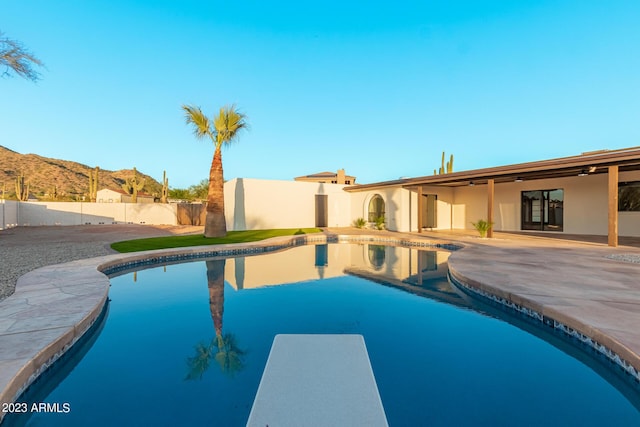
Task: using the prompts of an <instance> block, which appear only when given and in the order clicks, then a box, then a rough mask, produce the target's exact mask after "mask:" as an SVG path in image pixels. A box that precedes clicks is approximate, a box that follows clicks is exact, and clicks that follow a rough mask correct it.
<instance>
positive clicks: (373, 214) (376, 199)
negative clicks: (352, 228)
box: [368, 194, 384, 222]
mask: <svg viewBox="0 0 640 427" xmlns="http://www.w3.org/2000/svg"><path fill="white" fill-rule="evenodd" d="M368 213H369V215H368V217H369V222H376V219H378V218H380V217H384V200H382V197H380V195H378V194H376V195H375V196H373V197H372V198H371V200H370V201H369V212H368Z"/></svg>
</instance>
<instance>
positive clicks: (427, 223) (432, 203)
mask: <svg viewBox="0 0 640 427" xmlns="http://www.w3.org/2000/svg"><path fill="white" fill-rule="evenodd" d="M422 197H424V201H423V203H422V206H423V209H424V210H423V212H422V215H423V218H424V225H423V227H425V228H437V227H438V209H437V205H438V203H437V202H438V196H437V195H436V194H423V195H422Z"/></svg>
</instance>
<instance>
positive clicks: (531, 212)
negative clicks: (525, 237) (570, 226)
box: [522, 189, 564, 231]
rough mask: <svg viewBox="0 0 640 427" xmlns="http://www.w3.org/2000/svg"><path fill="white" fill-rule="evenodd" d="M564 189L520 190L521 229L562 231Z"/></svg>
mask: <svg viewBox="0 0 640 427" xmlns="http://www.w3.org/2000/svg"><path fill="white" fill-rule="evenodd" d="M563 205H564V190H562V189H556V190H535V191H523V192H522V229H523V230H540V231H562V228H563Z"/></svg>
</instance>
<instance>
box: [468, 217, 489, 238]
mask: <svg viewBox="0 0 640 427" xmlns="http://www.w3.org/2000/svg"><path fill="white" fill-rule="evenodd" d="M471 225H473V226H474V227H475V229H476V230H478V233H480V237H482V238H485V237H487V231H489V229H490V228H491V227H492V226H493V222H489V221H485V220H484V219H479V220H478V222H472V223H471Z"/></svg>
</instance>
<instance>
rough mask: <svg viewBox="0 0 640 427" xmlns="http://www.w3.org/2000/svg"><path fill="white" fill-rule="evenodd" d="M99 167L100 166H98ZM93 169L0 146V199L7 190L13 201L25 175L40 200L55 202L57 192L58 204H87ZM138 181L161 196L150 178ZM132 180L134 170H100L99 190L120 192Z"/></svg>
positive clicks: (148, 190) (156, 183) (142, 176)
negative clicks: (54, 197) (79, 202)
mask: <svg viewBox="0 0 640 427" xmlns="http://www.w3.org/2000/svg"><path fill="white" fill-rule="evenodd" d="M97 166H100V165H97ZM93 170H94V167H90V166H87V165H83V164H82V163H77V162H71V161H68V160H59V159H51V158H48V157H42V156H38V155H37V154H20V153H17V152H15V151H13V150H10V149H8V148H6V147H3V146H1V145H0V196H1V195H2V190H3V188H4V191H5V198H7V199H8V198H14V199H15V197H14V195H15V192H16V185H15V182H16V177H17V176H19V175H24V180H25V184H26V183H29V192H30V193H31V194H32V195H33V196H35V197H37V198H38V199H41V200H52V199H53V197H52V196H51V194H53V193H54V189H55V192H57V195H58V197H57V200H61V201H65V200H67V201H69V200H74V201H75V200H82V197H83V196H85V198H86V200H88V197H87V196H88V192H89V171H93ZM137 175H138V179H140V178H144V180H145V185H144V188H143V190H142V192H144V193H147V194H154V193H155V194H160V193H161V191H162V185H161V184H160V183H159V182H158V181H156V180H155V179H153V178H151V177H150V176H148V175H145V174H143V173H141V172H140V171H138V172H137ZM129 177H133V169H122V170H118V171H110V170H103V169H100V172H99V174H98V189H103V188H109V189H112V190H121V189H122V184H123V183H124V182H125V179H126V178H129Z"/></svg>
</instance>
